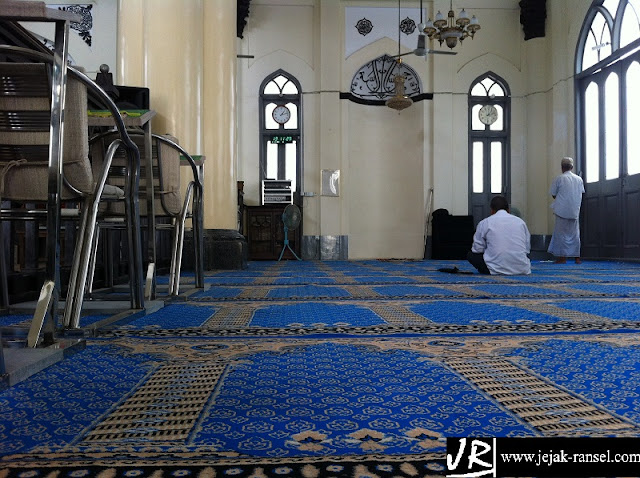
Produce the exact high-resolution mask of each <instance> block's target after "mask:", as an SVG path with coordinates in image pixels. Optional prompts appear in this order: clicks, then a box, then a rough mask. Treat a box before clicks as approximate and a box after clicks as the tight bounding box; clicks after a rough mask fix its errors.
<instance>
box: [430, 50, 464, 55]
mask: <svg viewBox="0 0 640 478" xmlns="http://www.w3.org/2000/svg"><path fill="white" fill-rule="evenodd" d="M427 53H429V54H430V55H457V54H458V52H457V51H446V50H427Z"/></svg>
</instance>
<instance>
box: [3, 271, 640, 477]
mask: <svg viewBox="0 0 640 478" xmlns="http://www.w3.org/2000/svg"><path fill="white" fill-rule="evenodd" d="M454 265H456V266H458V267H459V268H460V269H461V270H463V271H470V270H471V269H470V267H469V266H468V265H466V264H464V263H454V262H437V261H359V262H280V263H275V262H252V263H250V265H249V268H248V269H247V270H243V271H212V272H210V273H208V275H207V277H206V288H205V290H200V291H189V293H187V294H186V296H185V297H182V298H180V299H179V300H174V301H172V302H168V303H167V305H166V306H165V307H164V308H162V309H161V310H159V311H157V312H154V313H150V314H148V315H146V316H143V317H139V318H137V319H135V320H129V321H127V320H125V321H123V322H122V323H116V324H112V325H111V326H109V327H108V328H103V329H101V330H99V331H98V332H97V334H95V336H92V337H88V338H87V346H86V348H85V349H84V350H82V351H80V352H78V353H76V354H74V355H71V356H70V357H68V358H67V359H65V360H64V361H62V362H60V363H58V364H56V365H53V366H51V367H49V368H47V369H46V370H44V371H42V372H40V373H38V374H36V375H34V376H32V377H31V378H29V379H27V380H25V381H24V382H21V383H19V384H17V385H15V386H13V387H11V388H10V389H9V390H6V391H3V392H0V410H1V414H0V478H4V477H18V476H19V477H23V478H26V477H39V476H42V477H45V476H51V477H54V476H55V477H57V478H62V477H85V476H87V477H89V476H100V477H120V476H122V477H124V476H127V477H138V476H140V477H147V476H148V477H155V478H160V477H165V476H166V477H169V476H171V477H177V476H194V477H195V476H197V477H219V476H224V477H226V476H241V477H256V478H258V477H259V478H263V477H269V478H270V477H276V476H277V477H282V476H285V477H362V478H364V477H371V478H373V477H389V478H391V477H421V476H431V475H440V474H443V472H444V455H445V439H446V437H451V436H496V437H504V436H513V437H516V436H518V437H527V436H531V437H553V436H633V437H637V436H640V335H639V334H638V331H640V264H639V265H636V264H630V263H607V262H585V263H584V264H582V265H574V264H566V265H555V264H551V263H546V262H540V263H534V265H533V273H532V275H530V276H526V277H520V276H518V277H499V276H498V277H496V276H480V275H477V274H472V275H470V274H448V273H444V272H439V271H438V269H439V268H442V267H452V266H454ZM192 280H193V278H192V277H191V278H190V277H188V276H186V277H185V280H184V281H183V282H186V283H187V284H188V283H189V282H190V281H191V282H192ZM162 281H163V278H160V282H162ZM187 288H188V285H187ZM103 319H104V316H93V317H91V316H88V317H84V318H83V322H82V326H83V327H88V326H90V325H91V324H92V323H96V322H98V321H100V320H103ZM25 320H26V318H25V317H23V316H5V317H2V318H0V325H2V326H20V325H21V324H24V322H25Z"/></svg>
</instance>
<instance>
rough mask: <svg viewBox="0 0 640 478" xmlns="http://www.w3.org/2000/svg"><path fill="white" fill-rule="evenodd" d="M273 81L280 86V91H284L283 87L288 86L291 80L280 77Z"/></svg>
mask: <svg viewBox="0 0 640 478" xmlns="http://www.w3.org/2000/svg"><path fill="white" fill-rule="evenodd" d="M273 81H274V82H275V83H276V84H277V85H278V88H279V90H280V91H282V87H283V86H284V85H285V84H287V82H288V81H289V79H288V78H287V77H286V76H283V75H278V76H276V77H275V78H274V79H273Z"/></svg>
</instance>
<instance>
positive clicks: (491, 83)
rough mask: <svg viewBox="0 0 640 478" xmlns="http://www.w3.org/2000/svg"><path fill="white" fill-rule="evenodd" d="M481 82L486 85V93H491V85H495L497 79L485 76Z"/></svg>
mask: <svg viewBox="0 0 640 478" xmlns="http://www.w3.org/2000/svg"><path fill="white" fill-rule="evenodd" d="M480 83H482V86H484V89H485V91H487V93H486V95H488V94H489V90H490V89H491V87H492V86H493V84H494V83H495V81H494V80H493V79H491V78H485V79H484V80H482V81H481V82H480Z"/></svg>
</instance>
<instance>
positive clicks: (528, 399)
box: [444, 357, 633, 435]
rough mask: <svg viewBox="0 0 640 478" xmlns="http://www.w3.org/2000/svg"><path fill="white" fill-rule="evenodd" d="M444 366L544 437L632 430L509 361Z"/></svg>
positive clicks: (466, 361) (450, 362) (457, 362)
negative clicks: (592, 428) (590, 430)
mask: <svg viewBox="0 0 640 478" xmlns="http://www.w3.org/2000/svg"><path fill="white" fill-rule="evenodd" d="M444 362H445V363H446V364H448V365H449V366H450V367H451V368H453V369H454V370H455V371H456V372H458V373H460V374H461V375H462V376H463V377H465V378H467V379H468V380H470V381H471V382H472V383H474V384H475V385H476V386H478V387H479V388H480V389H481V390H483V391H484V392H485V393H487V394H489V395H490V396H491V397H493V398H494V399H495V400H497V401H498V402H500V403H501V404H502V405H503V406H505V407H506V408H507V409H509V410H510V411H512V412H513V413H515V414H517V415H518V416H519V417H521V418H522V419H523V420H524V421H526V422H527V423H529V424H530V425H531V426H533V427H535V428H536V429H538V430H540V431H541V432H542V433H543V434H549V435H553V434H556V433H563V434H571V433H572V432H573V433H574V434H580V433H584V430H585V429H588V428H590V427H598V428H601V429H606V430H610V431H612V432H613V431H617V430H621V429H628V428H632V427H633V425H630V424H628V423H626V422H624V421H622V420H621V419H620V418H618V417H616V416H614V415H611V414H610V413H608V412H606V411H605V410H600V409H598V408H596V407H595V406H593V405H592V404H590V403H588V402H583V401H581V400H580V399H579V397H576V396H573V395H570V394H569V393H567V392H565V391H564V390H562V389H560V388H558V387H555V386H554V385H552V384H549V383H546V382H544V381H542V380H540V379H539V378H537V377H535V376H534V375H530V374H528V373H527V372H526V371H524V370H522V369H520V368H518V367H516V366H515V365H514V364H512V363H511V362H509V361H508V360H504V359H501V358H491V357H475V358H471V357H465V358H458V357H446V358H444ZM536 408H537V409H538V411H537V412H535V409H536Z"/></svg>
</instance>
